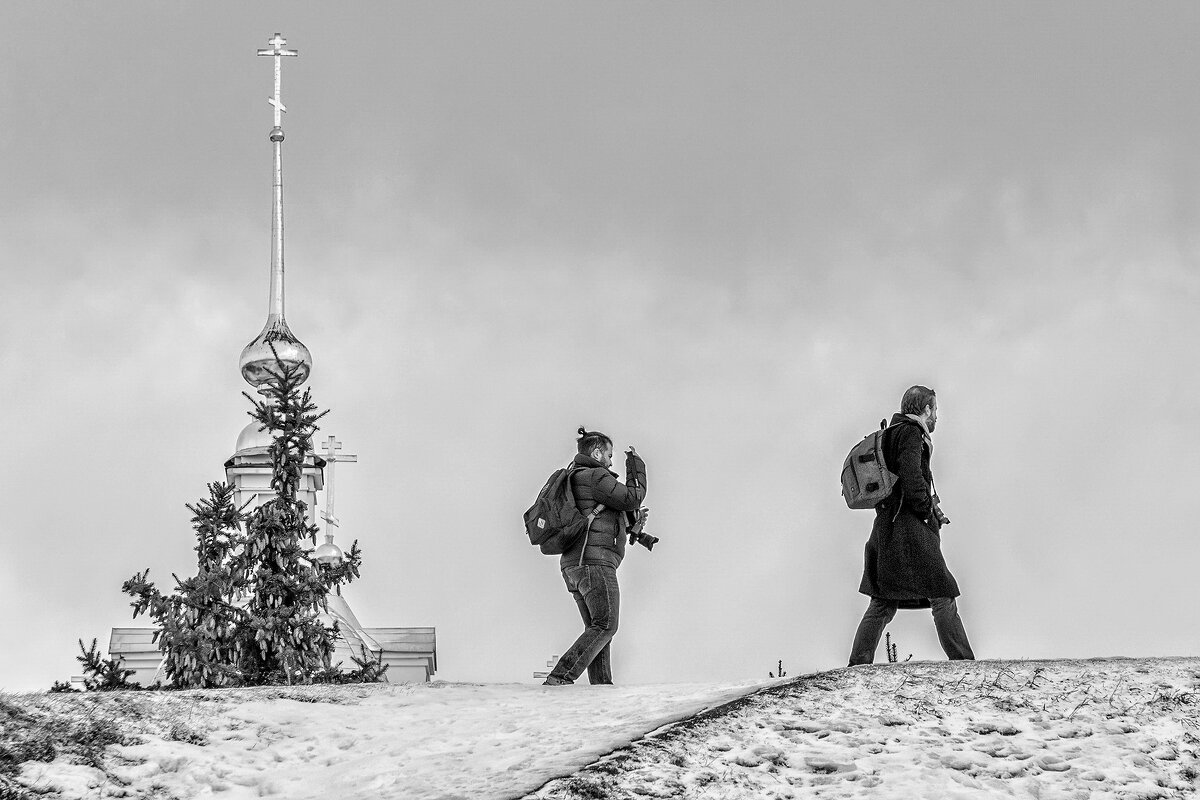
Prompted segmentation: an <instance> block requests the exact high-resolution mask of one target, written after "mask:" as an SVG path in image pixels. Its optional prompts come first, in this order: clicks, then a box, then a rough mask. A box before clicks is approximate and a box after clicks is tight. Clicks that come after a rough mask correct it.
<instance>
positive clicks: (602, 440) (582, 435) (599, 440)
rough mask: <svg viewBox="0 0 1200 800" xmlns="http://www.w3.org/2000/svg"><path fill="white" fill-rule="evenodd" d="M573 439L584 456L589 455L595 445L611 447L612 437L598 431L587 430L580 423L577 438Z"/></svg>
mask: <svg viewBox="0 0 1200 800" xmlns="http://www.w3.org/2000/svg"><path fill="white" fill-rule="evenodd" d="M575 441H576V443H577V444H578V445H579V453H580V454H581V455H585V456H586V455H591V452H592V451H593V450H595V449H596V448H597V447H599V448H601V449H603V448H605V447H612V439H610V438H608V437H607V436H605V435H604V434H603V433H601V432H600V431H589V430H588V429H587V428H585V427H583V426H582V425H580V426H579V438H578V439H576V440H575Z"/></svg>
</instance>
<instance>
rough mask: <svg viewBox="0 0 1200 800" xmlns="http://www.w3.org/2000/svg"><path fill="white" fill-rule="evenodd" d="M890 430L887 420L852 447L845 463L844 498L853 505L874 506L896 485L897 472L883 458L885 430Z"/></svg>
mask: <svg viewBox="0 0 1200 800" xmlns="http://www.w3.org/2000/svg"><path fill="white" fill-rule="evenodd" d="M887 429H888V426H887V423H886V422H885V421H884V420H880V421H879V430H877V431H873V432H871V433H868V434H867V435H866V436H864V437H863V440H862V441H861V442H859V443H858V444H856V445H854V447H852V448H850V454H849V455H847V456H846V462H845V463H844V464H843V465H842V497H844V498H845V499H846V505H847V506H849V507H850V508H874V507H875V506H877V505H879V504H880V503H881V502H882V501H883V500H886V499H887V497H888V495H890V494H891V493H892V489H893V488H895V486H896V481H897V478H896V474H895V473H894V472H892V471H891V470H890V469H888V468H887V464H885V463H884V460H883V433H884V431H886V430H887Z"/></svg>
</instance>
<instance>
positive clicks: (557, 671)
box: [550, 564, 621, 684]
mask: <svg viewBox="0 0 1200 800" xmlns="http://www.w3.org/2000/svg"><path fill="white" fill-rule="evenodd" d="M562 575H563V581H564V582H565V583H566V584H567V591H568V592H570V593H571V597H573V598H574V599H575V605H576V606H577V607H578V608H579V616H580V617H582V618H583V633H581V634H579V638H578V639H576V640H575V643H574V644H572V645H571V647H570V649H568V650H567V652H565V653H563V655H562V657H561V658H560V659H558V663H557V664H555V665H554V669H553V670H551V671H550V677H552V678H558V679H560V680H565V681H570V682H572V683H574V682H575V679H576V678H578V677H579V676H580V675H582V674H583V671H584V670H585V669H586V670H587V674H588V681H589V682H590V683H594V684H595V683H612V682H613V680H612V654H611V650H612V648H611V646H610V645H611V642H612V638H613V636H614V635H615V634H616V632H617V622H618V621H619V619H620V611H621V589H620V587H619V586H618V585H617V570H616V569H615V568H613V567H605V566H600V565H597V564H584V565H583V566H581V567H567V568H566V569H564V570H563V573H562Z"/></svg>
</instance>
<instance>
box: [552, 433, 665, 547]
mask: <svg viewBox="0 0 1200 800" xmlns="http://www.w3.org/2000/svg"><path fill="white" fill-rule="evenodd" d="M574 465H575V466H576V467H581V468H582V469H579V470H577V471H576V472H575V473H574V474H573V475H572V476H571V491H572V493H574V495H575V505H576V506H578V508H579V512H580V513H581V514H583V515H584V516H587V515H588V514H590V513H591V512H592V509H594V508H595V507H596V506H597V505H600V504H603V505H604V510H603V511H601V512H600V513H599V514H598V515H596V519H595V520H593V521H592V527H591V530H590V531H589V532H588V535H587V542H586V549H585V543H584V540H583V537H580V539H579V541H578V542H577V543H576V544H575V546H574V547H572V548H571V549H570V550H568V551H567V552H565V553H563V554H562V557H561V558H560V559H559V562H558V563H559V567H560V568H563V569H565V568H567V567H574V566H578V565H579V563H580V555H581V553H582V556H583V563H584V564H603V565H607V566H610V567H613V568H614V569H615V568H616V567H619V566H620V565H621V560H622V559H623V558H625V530H626V526H627V525H628V522H629V521H628V517H627V516H626V512H630V511H636V510H637V509H638V508H640V507H641V505H642V500H644V499H645V497H646V464H645V462H644V461H642V459H641V457H640V456H638V455H636V454H630V453H626V455H625V483H621V482H620V481H618V480H617V476H616V473H614V472H610V471H609V470H608V469H606V468H605V467H603V466H602V465H601V464H600V462H599V461H597V460H596V459H594V458H592V457H591V456H585V455H582V454H580V455H577V456H575V462H574Z"/></svg>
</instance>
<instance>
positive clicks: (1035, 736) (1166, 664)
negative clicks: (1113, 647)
mask: <svg viewBox="0 0 1200 800" xmlns="http://www.w3.org/2000/svg"><path fill="white" fill-rule="evenodd" d="M748 693H749V694H748ZM743 696H744V697H743ZM7 700H8V701H9V703H10V704H11V703H19V702H20V701H21V698H20V697H19V696H16V697H14V696H9V697H8V698H7ZM28 702H30V703H33V702H36V703H38V704H40V705H42V707H45V704H46V703H48V702H53V703H60V704H62V705H61V706H58V708H60V709H61V710H62V712H63V713H70V712H71V709H72V705H73V704H74V705H76V706H79V704H82V703H85V702H86V699H85V698H84V697H81V696H78V695H75V696H62V695H52V696H39V697H37V698H28ZM105 702H109V703H110V705H109V706H108V707H109V708H112V707H119V708H125V709H127V713H125V714H123V715H122V718H121V719H120V721H119V723H120V724H121V725H122V726H125V727H128V728H129V729H130V730H133V731H135V732H136V733H137V735H138V737H139V738H140V739H141V741H140V743H136V744H130V745H125V746H113V747H110V748H109V750H108V758H107V760H106V763H105V764H104V765H103V768H97V767H93V766H87V765H83V764H72V763H69V762H68V761H67V760H66V759H62V758H60V759H58V760H56V761H53V762H51V763H48V764H47V763H41V762H35V761H29V762H26V763H25V764H24V766H23V768H22V771H21V774H20V783H21V784H22V785H24V786H26V787H30V788H32V789H34V790H35V791H48V792H49V793H50V796H60V797H70V798H84V797H87V798H102V797H120V796H125V797H157V798H196V797H217V798H229V799H230V800H234V799H235V798H249V797H262V796H276V797H283V798H288V799H289V800H292V799H293V798H315V797H338V798H372V800H375V799H376V798H403V799H404V800H420V799H421V798H443V799H444V800H448V799H449V798H471V800H476V798H517V797H522V796H528V797H536V798H610V797H611V798H622V797H627V798H635V797H638V798H640V797H689V798H712V799H713V800H720V799H724V798H729V799H730V800H732V799H733V798H756V799H757V798H789V797H797V798H801V797H868V796H869V797H871V798H906V799H907V798H940V797H946V798H950V797H980V798H984V797H1010V796H1011V797H1030V798H1050V797H1062V798H1076V797H1078V798H1107V797H1111V798H1118V797H1119V798H1135V797H1136V798H1151V797H1190V796H1192V795H1193V793H1194V792H1195V791H1196V790H1197V789H1198V788H1200V779H1198V776H1200V758H1198V751H1200V658H1185V659H1139V660H1132V659H1100V660H1090V661H1044V662H1031V661H1023V662H1011V661H1010V662H1000V661H993V662H987V661H981V662H974V663H964V662H958V663H944V662H936V663H933V662H920V663H910V664H893V665H886V664H884V665H877V666H874V667H860V668H856V669H843V670H836V671H832V672H826V673H818V674H815V675H809V676H803V677H800V678H797V679H785V680H782V681H773V682H771V683H769V684H765V685H764V684H762V683H747V684H740V685H730V684H720V685H656V686H618V687H589V686H586V685H585V686H572V687H541V686H532V685H521V684H494V685H477V684H450V683H443V682H435V683H432V684H426V685H416V686H386V685H385V686H349V687H322V686H318V687H295V688H260V689H239V690H232V691H223V692H173V693H135V694H130V695H126V696H125V698H124V699H119V698H113V699H112V700H111V701H105ZM112 703H119V704H121V705H118V706H113V705H111V704H112ZM705 709H708V710H707V711H705ZM698 712H704V713H698ZM681 720H682V721H681ZM114 724H116V723H114ZM647 734H648V735H647Z"/></svg>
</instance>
